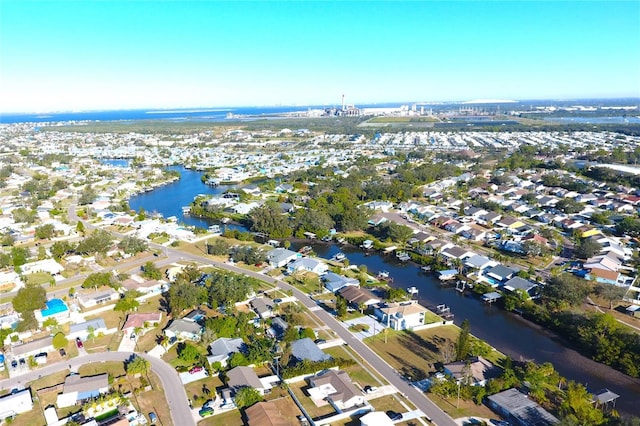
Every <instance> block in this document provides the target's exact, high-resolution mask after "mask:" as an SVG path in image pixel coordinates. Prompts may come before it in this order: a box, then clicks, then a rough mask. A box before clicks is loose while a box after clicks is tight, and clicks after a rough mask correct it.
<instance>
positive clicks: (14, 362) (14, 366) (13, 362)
mask: <svg viewBox="0 0 640 426" xmlns="http://www.w3.org/2000/svg"><path fill="white" fill-rule="evenodd" d="M11 366H12V367H13V368H16V367H17V366H18V361H16V360H15V359H14V360H13V361H11Z"/></svg>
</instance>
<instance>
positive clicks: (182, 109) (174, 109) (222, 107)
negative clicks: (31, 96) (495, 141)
mask: <svg viewBox="0 0 640 426" xmlns="http://www.w3.org/2000/svg"><path fill="white" fill-rule="evenodd" d="M597 100H635V101H638V102H640V96H612V97H581V98H528V99H527V98H523V99H488V98H485V99H466V100H446V101H436V100H427V101H423V100H413V101H373V102H353V103H350V105H356V106H357V105H378V104H399V105H402V104H434V105H438V104H440V105H446V104H463V103H477V104H503V103H522V102H531V101H556V102H572V101H575V102H578V101H597ZM320 106H326V107H330V106H340V103H339V102H336V103H308V104H299V103H291V104H281V103H274V104H260V105H258V104H253V105H251V104H244V105H235V106H232V105H209V106H184V107H175V106H174V107H157V106H156V107H152V106H150V107H113V108H111V107H106V108H87V109H57V110H40V111H35V110H32V111H0V116H1V115H23V114H60V113H73V114H77V113H86V112H111V111H146V112H156V111H157V112H160V113H168V112H199V111H200V110H219V111H220V110H229V109H233V108H269V107H283V108H284V107H292V108H305V107H320Z"/></svg>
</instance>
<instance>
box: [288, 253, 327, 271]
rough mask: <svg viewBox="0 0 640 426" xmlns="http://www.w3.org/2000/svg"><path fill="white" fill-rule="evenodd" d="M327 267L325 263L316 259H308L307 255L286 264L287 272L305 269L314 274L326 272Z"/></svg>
mask: <svg viewBox="0 0 640 426" xmlns="http://www.w3.org/2000/svg"><path fill="white" fill-rule="evenodd" d="M328 269H329V267H328V266H327V264H326V263H324V262H320V261H319V260H316V259H310V258H308V257H304V258H302V259H296V260H294V261H293V262H291V263H290V264H289V265H288V266H287V272H288V273H289V274H293V273H294V272H297V271H307V272H313V273H314V274H318V275H322V274H324V273H325V272H327V270H328Z"/></svg>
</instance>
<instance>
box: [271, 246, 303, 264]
mask: <svg viewBox="0 0 640 426" xmlns="http://www.w3.org/2000/svg"><path fill="white" fill-rule="evenodd" d="M300 257H302V254H300V253H296V252H295V251H291V250H287V249H285V248H282V247H278V248H276V249H273V250H271V251H270V252H268V253H267V261H268V262H269V265H271V266H273V267H274V268H281V267H283V266H284V265H286V264H287V263H289V262H291V261H294V260H296V259H298V258H300Z"/></svg>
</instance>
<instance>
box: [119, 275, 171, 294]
mask: <svg viewBox="0 0 640 426" xmlns="http://www.w3.org/2000/svg"><path fill="white" fill-rule="evenodd" d="M165 285H166V282H164V281H160V280H148V279H146V278H143V277H141V276H139V275H137V274H133V275H131V277H129V278H127V279H126V280H124V281H123V282H122V287H124V288H125V289H127V290H137V291H139V292H140V293H143V294H150V293H160V292H161V291H162V290H163V289H164V288H165Z"/></svg>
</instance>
